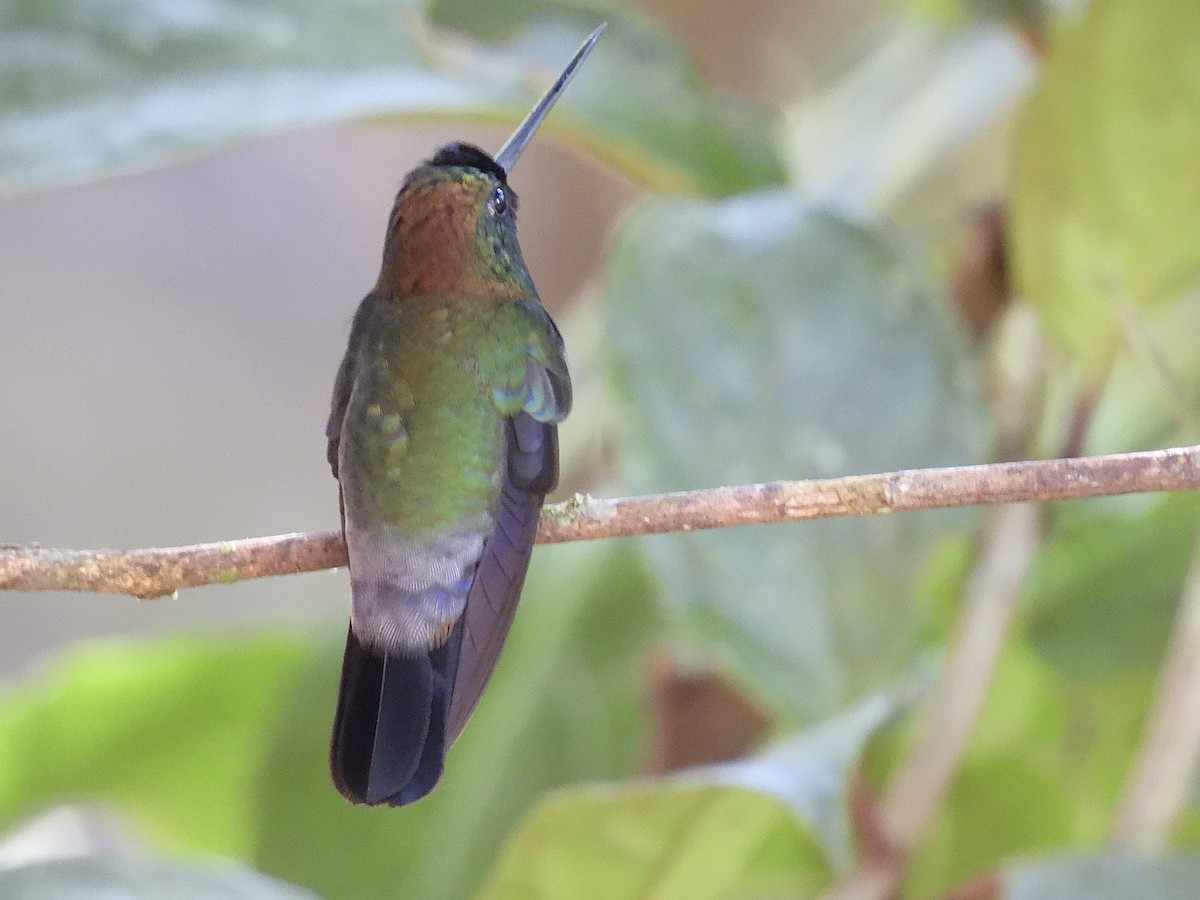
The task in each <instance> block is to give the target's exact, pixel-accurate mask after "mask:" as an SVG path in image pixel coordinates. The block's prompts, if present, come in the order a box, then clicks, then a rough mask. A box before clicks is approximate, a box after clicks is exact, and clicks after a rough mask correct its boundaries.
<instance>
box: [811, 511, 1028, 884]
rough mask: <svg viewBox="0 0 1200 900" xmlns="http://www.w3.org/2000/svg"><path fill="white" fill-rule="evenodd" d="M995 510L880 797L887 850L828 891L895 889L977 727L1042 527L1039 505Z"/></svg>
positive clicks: (936, 813) (948, 787)
mask: <svg viewBox="0 0 1200 900" xmlns="http://www.w3.org/2000/svg"><path fill="white" fill-rule="evenodd" d="M992 512H993V515H992V516H991V520H990V522H989V523H988V527H987V529H986V534H985V543H984V546H983V552H982V554H981V555H980V558H979V561H978V563H977V564H976V567H975V569H974V571H973V573H972V576H971V581H970V583H969V584H968V585H967V588H966V591H965V593H964V597H963V602H964V607H965V608H964V610H963V615H962V617H961V618H960V619H959V621H958V626H957V628H956V630H955V634H954V638H953V640H952V641H951V643H950V649H949V653H948V658H947V660H946V665H945V667H944V668H943V670H942V673H941V675H940V677H939V678H938V684H937V688H936V689H935V690H934V692H933V696H932V697H931V698H930V701H929V703H928V704H927V705H926V707H925V710H924V714H923V715H924V718H923V720H922V722H921V725H920V728H919V732H918V737H917V741H916V743H915V745H914V746H913V748H912V750H911V751H910V752H909V753H908V755H907V756H906V757H905V759H904V761H903V762H902V763H901V765H900V768H899V769H898V771H897V772H896V774H895V776H894V777H893V779H892V783H891V786H890V788H889V789H888V791H887V794H886V795H885V796H884V798H883V801H882V803H881V804H880V809H879V824H880V825H881V826H882V828H881V832H882V834H883V835H884V836H885V839H886V841H887V847H886V851H885V852H884V853H883V854H882V855H877V856H876V857H875V858H874V859H868V860H865V861H864V863H863V865H862V867H861V868H860V869H859V870H857V871H856V872H854V873H852V874H851V876H850V877H849V878H848V879H847V881H846V882H845V884H844V885H842V886H841V887H840V888H839V889H837V890H836V891H834V892H833V893H832V894H831V895H830V896H831V897H833V898H837V900H886V898H890V897H894V896H896V894H897V892H898V890H899V887H900V883H901V881H902V880H903V878H904V875H905V870H906V867H907V865H908V861H909V859H910V858H911V856H912V854H913V852H914V851H915V850H916V849H917V847H918V846H919V844H920V842H921V840H922V838H924V836H925V834H926V833H927V832H928V830H929V827H930V826H931V825H932V824H933V822H934V820H935V818H936V817H937V815H938V813H939V812H940V810H941V807H942V802H943V800H944V798H945V795H946V792H947V791H948V790H949V789H950V785H951V783H952V781H953V779H954V776H955V773H956V772H957V771H958V767H959V764H960V763H961V762H962V758H963V755H964V754H965V753H966V750H967V746H968V744H969V743H970V740H971V738H972V737H973V736H974V734H975V728H976V725H977V724H978V722H979V716H980V715H981V713H982V711H983V706H984V702H985V701H986V700H987V696H988V692H989V691H990V690H991V687H992V681H993V678H994V677H995V673H996V666H997V665H998V664H999V662H1000V655H1001V653H1002V652H1003V650H1004V644H1005V638H1006V636H1007V635H1008V630H1009V626H1010V624H1011V623H1012V618H1013V614H1014V613H1015V612H1016V609H1017V600H1018V598H1019V597H1020V593H1021V585H1022V584H1023V583H1024V581H1025V575H1026V573H1027V572H1028V570H1029V566H1030V565H1031V564H1032V562H1033V556H1034V551H1035V550H1036V548H1037V544H1038V536H1039V533H1040V528H1039V517H1040V515H1041V508H1040V507H1038V506H1034V505H1031V504H1021V505H1016V506H1004V507H1000V508H998V509H996V510H993V511H992Z"/></svg>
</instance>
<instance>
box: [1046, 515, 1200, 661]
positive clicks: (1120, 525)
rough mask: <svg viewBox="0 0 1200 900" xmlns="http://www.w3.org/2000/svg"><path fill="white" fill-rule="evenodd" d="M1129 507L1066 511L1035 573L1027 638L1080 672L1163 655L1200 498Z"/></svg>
mask: <svg viewBox="0 0 1200 900" xmlns="http://www.w3.org/2000/svg"><path fill="white" fill-rule="evenodd" d="M1139 507H1140V508H1136V509H1135V510H1134V511H1133V512H1130V513H1127V514H1125V515H1113V514H1105V513H1103V512H1102V511H1099V510H1097V508H1096V507H1095V506H1094V505H1088V506H1087V507H1081V506H1075V507H1073V508H1069V509H1063V510H1062V511H1061V515H1060V519H1059V521H1058V523H1057V524H1056V527H1055V529H1054V531H1053V532H1052V533H1051V534H1050V535H1049V536H1048V537H1047V539H1046V540H1045V541H1044V542H1043V544H1042V546H1041V548H1040V549H1039V551H1038V556H1037V559H1036V561H1035V564H1034V568H1033V571H1032V572H1031V574H1030V581H1029V583H1030V594H1031V596H1030V617H1029V640H1030V642H1031V644H1032V646H1033V647H1034V648H1036V649H1037V650H1038V652H1040V653H1041V654H1042V655H1043V656H1045V658H1046V659H1048V660H1050V661H1051V662H1052V663H1053V664H1054V665H1055V666H1057V667H1058V668H1059V669H1061V670H1062V671H1064V672H1066V673H1068V674H1070V675H1073V676H1076V677H1081V678H1106V677H1107V678H1111V677H1113V676H1114V675H1125V674H1130V673H1137V672H1141V673H1146V674H1150V673H1153V672H1154V671H1156V670H1157V669H1158V667H1159V665H1160V664H1161V662H1162V654H1163V650H1164V648H1165V647H1166V643H1167V637H1168V635H1169V634H1170V632H1171V628H1172V626H1173V624H1174V621H1175V612H1176V609H1177V608H1178V605H1179V596H1180V593H1181V592H1182V590H1183V582H1184V578H1185V576H1186V575H1187V570H1188V566H1189V565H1190V563H1191V559H1192V556H1193V554H1194V553H1195V547H1196V532H1197V528H1200V497H1198V496H1196V495H1194V494H1176V495H1173V496H1170V497H1168V498H1166V499H1163V500H1160V501H1158V502H1156V503H1155V504H1154V505H1152V506H1151V507H1149V508H1148V509H1147V508H1145V507H1144V505H1142V504H1139Z"/></svg>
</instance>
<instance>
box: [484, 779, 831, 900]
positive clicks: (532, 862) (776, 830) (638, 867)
mask: <svg viewBox="0 0 1200 900" xmlns="http://www.w3.org/2000/svg"><path fill="white" fill-rule="evenodd" d="M828 882H829V868H828V865H827V864H826V863H825V861H824V860H823V859H822V856H821V851H820V846H819V844H818V843H817V841H816V840H815V839H814V838H813V837H812V835H811V834H809V833H808V832H807V830H806V829H805V828H804V827H803V826H802V825H801V824H800V822H798V821H797V820H796V819H795V818H794V817H793V816H792V815H791V813H790V812H789V811H788V809H787V807H785V806H784V805H783V804H782V803H780V802H779V801H778V800H775V799H774V798H771V797H768V796H766V795H764V794H759V793H756V792H754V791H748V790H744V789H741V788H721V787H699V786H687V785H685V784H681V783H678V782H672V781H667V782H665V783H662V784H658V785H655V784H646V785H641V786H631V787H624V788H621V787H612V788H590V789H586V790H576V791H572V792H570V793H564V794H561V795H559V796H556V797H554V798H552V799H550V800H548V801H546V802H545V803H544V804H543V805H542V806H540V807H539V808H538V809H537V810H536V811H535V812H534V814H533V816H532V817H531V818H530V819H529V821H527V822H526V823H525V825H524V826H523V827H522V828H521V830H520V831H519V832H518V833H517V836H516V838H515V839H514V840H513V842H512V844H511V845H510V846H509V849H508V853H507V854H506V855H505V857H504V858H503V859H502V860H501V863H500V867H499V869H498V870H497V871H496V873H495V874H494V875H493V876H492V878H491V880H490V881H489V882H488V883H487V884H486V885H485V887H484V889H483V891H482V893H481V895H480V896H481V897H485V898H502V897H503V898H513V900H516V898H522V897H595V898H608V897H612V898H617V897H641V896H654V897H661V898H663V900H667V898H681V900H682V898H687V900H703V898H713V900H716V898H736V897H745V898H747V900H749V898H754V897H807V896H812V895H813V893H814V892H816V891H817V890H819V889H820V888H821V887H823V886H825V885H826V884H828Z"/></svg>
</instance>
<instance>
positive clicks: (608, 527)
mask: <svg viewBox="0 0 1200 900" xmlns="http://www.w3.org/2000/svg"><path fill="white" fill-rule="evenodd" d="M1198 488H1200V446H1194V447H1178V448H1173V449H1170V450H1148V451H1144V452H1141V453H1120V454H1114V455H1111V456H1093V457H1081V458H1078V459H1051V460H1040V461H1033V462H1015V463H996V464H994V465H986V466H966V467H962V468H947V469H912V470H908V471H903V472H892V473H889V474H884V475H854V476H850V477H847V478H834V479H829V480H825V481H778V482H772V483H768V484H753V485H743V486H740V487H723V488H713V489H710V490H699V491H683V492H680V493H674V494H657V495H652V496H648V497H629V498H624V499H619V500H596V499H593V498H591V497H585V496H580V495H576V496H575V497H574V498H573V499H571V500H567V501H566V502H564V503H556V504H553V505H551V506H548V507H547V508H546V509H545V510H544V511H543V512H542V521H541V526H540V528H539V530H538V542H539V543H543V544H553V543H560V542H563V541H584V540H595V539H597V538H606V537H628V536H631V535H642V534H663V533H666V532H675V531H698V530H701V529H707V528H725V527H729V526H733V525H766V524H773V523H778V522H794V521H801V520H811V519H832V518H837V517H841V516H870V515H880V514H883V513H893V512H905V511H909V510H918V509H946V508H949V507H957V506H978V505H983V504H1000V503H1022V502H1028V501H1046V500H1071V499H1080V498H1084V497H1106V496H1112V495H1114V494H1136V493H1146V492H1151V491H1185V490H1196V489H1198ZM345 564H346V552H345V548H344V547H343V546H342V540H341V536H340V535H339V534H338V533H337V532H316V533H312V534H287V535H281V536H279V537H264V538H251V539H247V540H238V541H222V542H220V543H216V544H199V545H195V546H191V547H174V548H168V549H152V550H132V551H126V552H122V551H95V552H93V551H83V550H50V549H45V548H42V547H40V546H37V545H11V544H10V545H0V590H13V591H100V592H104V593H112V594H132V595H133V596H135V597H142V598H153V597H161V596H164V595H167V594H171V593H173V592H175V591H177V590H178V589H179V588H184V587H196V586H198V585H204V584H213V583H229V582H233V581H240V580H243V579H246V578H263V577H266V576H268V575H289V574H293V573H296V572H312V571H316V570H318V569H329V568H335V567H337V566H343V565H345Z"/></svg>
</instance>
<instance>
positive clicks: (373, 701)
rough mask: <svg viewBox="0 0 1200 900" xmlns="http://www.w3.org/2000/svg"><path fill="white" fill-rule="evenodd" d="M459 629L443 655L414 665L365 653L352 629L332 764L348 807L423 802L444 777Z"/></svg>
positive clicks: (414, 661)
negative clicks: (450, 692) (448, 718)
mask: <svg viewBox="0 0 1200 900" xmlns="http://www.w3.org/2000/svg"><path fill="white" fill-rule="evenodd" d="M460 640H461V632H460V629H459V628H455V629H454V631H453V632H452V633H451V635H450V639H449V640H448V641H447V642H446V643H445V644H443V645H442V646H441V647H439V648H438V649H436V650H434V651H432V652H430V653H428V654H425V655H422V656H417V657H413V658H404V657H398V656H386V657H385V656H384V655H382V654H378V653H375V652H373V651H371V650H369V649H367V648H366V647H364V646H363V645H362V644H361V643H360V642H359V640H358V638H357V637H356V636H355V635H354V630H353V629H351V630H350V632H349V634H348V635H347V637H346V655H345V656H344V657H343V659H342V684H341V689H340V691H339V693H338V706H337V715H336V717H335V719H334V723H333V741H332V745H331V747H330V754H329V764H330V770H331V772H332V774H333V782H334V784H335V785H337V788H338V790H339V791H341V792H342V794H343V795H344V796H345V797H346V799H348V800H350V801H352V802H354V803H365V804H367V805H369V806H376V805H378V804H381V803H386V804H387V805H388V806H403V805H404V804H406V803H412V802H413V801H414V800H420V799H421V798H422V797H424V796H425V795H426V794H428V793H429V792H430V791H431V790H433V787H434V785H436V784H437V782H438V779H439V778H441V775H442V763H443V760H444V758H445V753H446V705H447V693H448V687H449V686H450V685H453V683H454V672H453V667H454V665H455V661H456V659H457V656H458V648H457V645H458V642H459V641H460Z"/></svg>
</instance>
